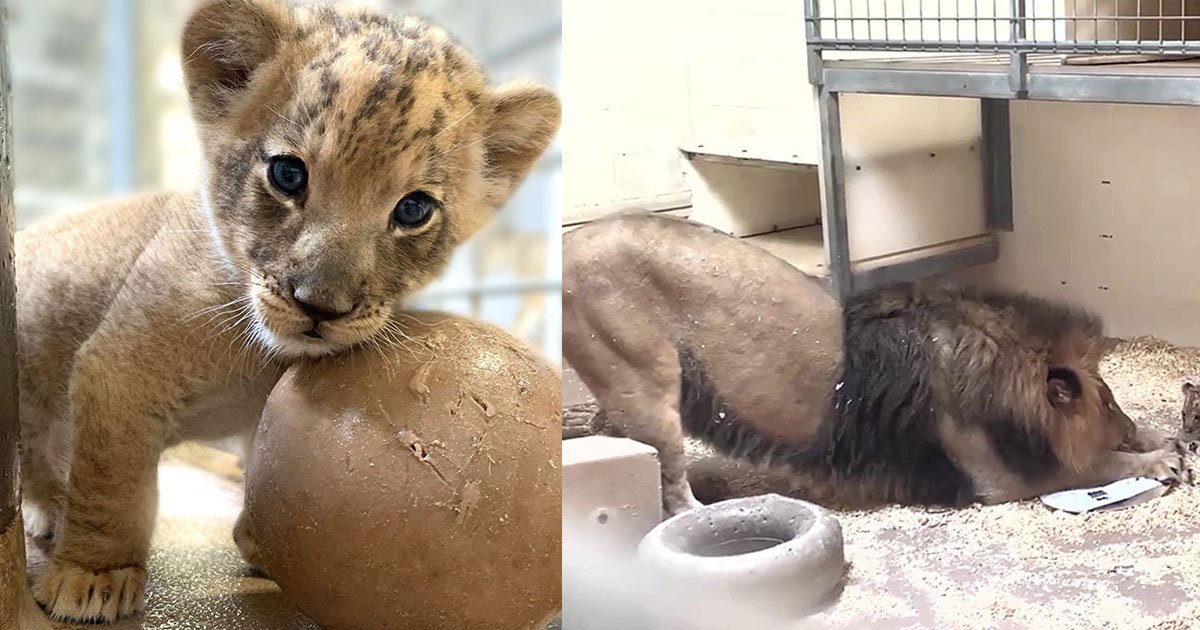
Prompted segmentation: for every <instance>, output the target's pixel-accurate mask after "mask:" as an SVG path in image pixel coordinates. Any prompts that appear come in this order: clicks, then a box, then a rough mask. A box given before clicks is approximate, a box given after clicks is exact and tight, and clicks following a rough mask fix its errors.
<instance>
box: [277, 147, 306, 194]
mask: <svg viewBox="0 0 1200 630" xmlns="http://www.w3.org/2000/svg"><path fill="white" fill-rule="evenodd" d="M267 179H269V180H271V185H272V186H274V187H275V189H276V190H278V191H279V192H281V193H283V194H285V195H287V196H289V197H296V196H298V195H300V194H302V193H303V192H304V189H305V188H306V187H308V169H307V168H305V166H304V160H301V159H300V158H298V157H296V156H294V155H277V156H275V157H273V158H271V160H270V161H269V162H268V163H267Z"/></svg>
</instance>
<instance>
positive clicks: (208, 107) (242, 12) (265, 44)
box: [183, 0, 291, 123]
mask: <svg viewBox="0 0 1200 630" xmlns="http://www.w3.org/2000/svg"><path fill="white" fill-rule="evenodd" d="M290 24H291V17H290V16H289V14H288V10H287V7H285V6H284V5H283V4H282V3H280V2H278V1H277V0H204V1H203V2H201V3H200V6H199V8H197V9H196V11H195V12H194V13H192V16H191V17H190V18H188V22H187V25H186V26H184V28H183V76H184V79H185V81H186V83H187V90H188V96H189V97H190V98H191V101H192V108H193V110H194V112H195V116H196V118H197V120H199V121H200V122H202V123H209V122H214V121H216V120H219V119H220V118H222V117H223V116H225V115H227V114H228V113H229V111H230V109H231V106H232V104H233V103H234V102H235V101H236V99H237V98H238V96H239V95H240V93H241V92H242V91H243V90H244V89H245V88H246V86H247V85H249V84H250V78H251V76H252V75H253V74H254V71H255V70H257V69H258V67H259V66H261V65H262V64H263V63H264V62H266V61H268V60H269V59H271V57H273V56H274V55H275V53H276V52H278V51H279V46H280V43H281V42H282V40H283V37H284V33H287V32H288V28H289V27H290Z"/></svg>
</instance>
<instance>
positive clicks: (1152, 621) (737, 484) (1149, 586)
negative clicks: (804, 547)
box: [564, 339, 1200, 630]
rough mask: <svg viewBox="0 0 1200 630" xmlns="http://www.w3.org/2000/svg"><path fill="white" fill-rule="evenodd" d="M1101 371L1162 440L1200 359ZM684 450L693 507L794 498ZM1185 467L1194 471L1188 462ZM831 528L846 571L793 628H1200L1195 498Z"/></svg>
mask: <svg viewBox="0 0 1200 630" xmlns="http://www.w3.org/2000/svg"><path fill="white" fill-rule="evenodd" d="M1103 370H1104V377H1105V379H1106V380H1107V381H1108V383H1109V385H1110V386H1111V387H1112V389H1113V392H1114V394H1115V395H1116V397H1117V401H1118V402H1119V404H1120V405H1121V407H1122V408H1123V409H1124V410H1125V412H1126V413H1127V414H1128V415H1129V416H1130V417H1131V418H1133V420H1134V421H1135V422H1137V423H1138V425H1139V426H1150V427H1155V428H1158V429H1160V430H1163V431H1167V432H1170V433H1174V432H1175V430H1176V428H1177V427H1178V425H1179V422H1180V408H1181V404H1182V398H1183V395H1182V392H1181V391H1180V385H1181V384H1182V382H1183V380H1184V379H1185V378H1188V377H1190V376H1193V375H1197V374H1200V349H1194V348H1177V347H1174V346H1172V345H1170V344H1168V343H1165V342H1162V341H1159V340H1155V339H1133V340H1129V341H1116V342H1114V346H1113V349H1112V351H1111V352H1110V354H1109V355H1108V357H1107V359H1106V360H1105V362H1104V364H1103ZM566 376H567V379H566V380H567V383H566V389H565V390H564V404H574V403H578V402H581V401H583V400H585V399H586V390H584V389H583V388H582V386H581V385H580V384H579V383H578V380H577V379H575V378H574V375H573V374H571V373H569V371H568V373H567V375H566ZM688 449H689V456H690V459H691V461H692V465H691V467H690V476H692V478H693V483H694V485H695V486H696V492H697V495H698V496H701V498H705V497H704V493H705V492H708V493H709V494H710V496H709V497H708V498H713V496H714V495H715V496H720V495H725V496H741V495H749V494H761V493H764V492H772V491H774V492H780V493H782V494H791V495H793V496H797V497H799V498H804V496H803V492H802V491H799V490H798V488H797V487H796V485H795V481H794V480H793V479H790V478H789V477H788V476H786V475H782V474H777V473H772V472H764V471H761V470H754V469H751V468H749V467H746V466H744V465H740V464H738V463H736V462H731V461H729V460H727V459H725V458H722V457H720V456H717V455H715V454H714V453H712V452H711V451H709V450H708V449H707V448H706V447H704V446H702V445H700V444H699V443H696V442H692V443H689V446H688ZM1188 464H1189V466H1190V467H1191V468H1192V469H1193V473H1196V472H1200V459H1195V458H1193V461H1190V462H1188ZM714 483H715V484H716V485H715V486H714V485H713V484H714ZM705 486H707V488H706V487H705ZM838 518H839V520H840V521H841V523H842V527H843V533H844V536H845V541H846V556H847V560H848V561H849V563H850V566H849V567H848V569H847V578H846V582H845V586H844V591H843V593H842V595H841V597H840V598H839V600H838V602H837V603H836V604H835V605H833V606H832V607H831V608H830V609H828V610H826V611H825V612H823V613H821V614H820V615H818V616H817V617H815V618H813V619H810V620H809V621H810V622H816V623H815V624H813V623H804V624H799V627H810V626H812V625H816V626H818V627H833V628H938V629H939V630H940V629H949V628H1036V629H1039V630H1040V629H1046V628H1049V629H1055V630H1057V629H1061V630H1066V629H1074V628H1159V629H1167V628H1172V629H1173V628H1200V486H1182V487H1178V488H1176V489H1174V490H1172V491H1171V492H1170V493H1169V494H1167V495H1166V496H1163V497H1161V498H1158V499H1154V500H1151V501H1149V502H1147V503H1143V504H1140V505H1136V506H1133V507H1129V508H1126V509H1123V510H1118V511H1112V512H1103V513H1095V514H1088V515H1078V516H1077V515H1071V514H1066V513H1062V512H1055V511H1052V510H1050V509H1049V508H1047V507H1045V506H1044V505H1042V503H1041V502H1040V501H1026V502H1022V503H1012V504H1006V505H998V506H987V507H984V506H975V507H972V508H967V509H959V510H947V511H930V510H926V509H920V508H902V507H890V508H885V509H878V510H869V511H856V512H839V513H838Z"/></svg>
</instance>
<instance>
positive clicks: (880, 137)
mask: <svg viewBox="0 0 1200 630" xmlns="http://www.w3.org/2000/svg"><path fill="white" fill-rule="evenodd" d="M841 115H842V145H843V154H844V156H845V158H844V161H845V175H846V177H845V182H846V184H845V185H846V214H847V227H848V231H849V235H850V257H851V259H852V260H861V259H864V258H873V257H876V256H882V255H886V254H891V253H895V252H900V251H905V250H909V249H913V248H917V247H926V246H930V245H935V244H938V243H943V242H946V241H951V240H956V239H961V238H966V237H970V236H975V235H978V234H982V233H983V232H985V231H986V228H985V225H984V205H983V204H984V200H983V179H982V175H981V173H982V169H983V164H982V161H981V157H980V152H979V116H980V114H979V102H978V101H975V100H971V99H950V98H936V99H935V98H919V97H908V96H864V95H856V94H853V95H851V94H848V95H844V96H842V98H841Z"/></svg>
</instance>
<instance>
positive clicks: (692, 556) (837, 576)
mask: <svg viewBox="0 0 1200 630" xmlns="http://www.w3.org/2000/svg"><path fill="white" fill-rule="evenodd" d="M638 564H639V566H640V568H641V569H642V570H643V571H644V572H645V575H646V577H648V578H651V579H649V580H648V582H647V583H648V584H650V585H652V586H651V587H652V588H654V589H655V591H656V592H655V593H654V594H653V597H651V598H649V599H650V601H656V600H657V601H658V602H660V603H661V606H656V608H658V609H659V613H660V614H658V615H656V616H657V617H658V619H659V621H660V624H659V626H660V627H670V626H671V625H673V624H678V623H685V622H686V623H689V624H692V625H689V626H688V627H691V628H700V627H706V628H707V627H713V628H717V627H722V626H721V624H727V623H734V624H735V626H737V627H751V626H747V625H745V624H746V623H747V622H748V621H749V620H750V619H751V618H753V619H754V622H755V624H758V625H756V626H755V627H759V628H774V627H780V628H783V627H789V626H790V627H795V625H794V623H795V622H797V621H799V620H801V619H803V618H804V617H805V616H807V615H810V614H812V613H813V612H815V611H817V610H819V609H821V608H822V607H823V606H824V605H825V604H827V603H829V602H830V601H831V598H833V597H834V596H836V590H837V588H838V587H839V586H840V584H841V581H842V577H843V575H844V573H845V565H846V560H845V548H844V545H843V542H842V527H841V524H840V523H838V521H837V519H836V518H834V517H833V515H832V514H831V513H830V512H829V511H828V510H826V509H824V508H822V507H820V506H818V505H814V504H812V503H808V502H806V501H801V500H798V499H790V498H787V497H783V496H780V495H777V494H768V495H761V496H754V497H746V498H740V499H731V500H728V501H721V502H719V503H714V504H711V505H706V506H703V507H700V508H697V509H694V510H690V511H688V512H684V513H682V514H678V515H676V516H674V517H672V518H670V519H667V520H666V521H663V522H662V523H660V524H659V525H658V526H657V527H655V528H654V529H653V530H651V532H650V533H649V534H647V535H646V536H645V537H644V538H643V539H642V541H641V543H640V544H639V546H638ZM676 627H682V626H676ZM730 627H734V626H730Z"/></svg>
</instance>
